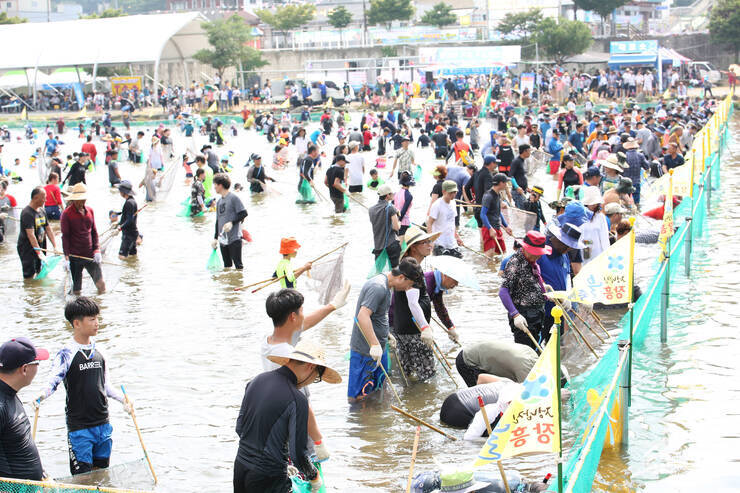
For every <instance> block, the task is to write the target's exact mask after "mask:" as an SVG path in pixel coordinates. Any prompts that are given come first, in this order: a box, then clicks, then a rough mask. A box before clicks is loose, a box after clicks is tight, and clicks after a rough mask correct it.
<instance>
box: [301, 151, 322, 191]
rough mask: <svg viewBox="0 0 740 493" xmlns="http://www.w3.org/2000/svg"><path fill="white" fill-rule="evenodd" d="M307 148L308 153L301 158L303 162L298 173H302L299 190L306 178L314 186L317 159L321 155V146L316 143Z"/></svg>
mask: <svg viewBox="0 0 740 493" xmlns="http://www.w3.org/2000/svg"><path fill="white" fill-rule="evenodd" d="M307 150H308V155H307V156H306V157H304V158H303V160H301V163H300V165H299V166H298V173H299V175H300V179H299V180H298V190H299V191H300V190H301V184H302V183H303V181H304V180H305V181H307V182H308V183H309V184H310V185H311V186H313V170H314V168H315V167H316V161H317V160H318V157H319V148H318V147H316V146H315V145H313V144H311V145H309V146H308V149H307Z"/></svg>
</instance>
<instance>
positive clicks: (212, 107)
mask: <svg viewBox="0 0 740 493" xmlns="http://www.w3.org/2000/svg"><path fill="white" fill-rule="evenodd" d="M217 109H218V103H217V102H216V101H214V102H213V104H212V105H211V106H209V107H208V109H207V110H206V113H215V112H216V110H217Z"/></svg>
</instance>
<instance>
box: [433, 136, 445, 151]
mask: <svg viewBox="0 0 740 493" xmlns="http://www.w3.org/2000/svg"><path fill="white" fill-rule="evenodd" d="M432 142H434V146H435V147H437V148H439V147H447V134H445V133H443V132H438V133H436V134H434V135H432Z"/></svg>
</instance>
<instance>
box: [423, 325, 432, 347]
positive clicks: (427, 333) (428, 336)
mask: <svg viewBox="0 0 740 493" xmlns="http://www.w3.org/2000/svg"><path fill="white" fill-rule="evenodd" d="M421 342H423V343H424V344H426V345H427V346H429V347H433V346H434V334H432V328H431V327H429V326H428V325H426V326H424V327H422V328H421Z"/></svg>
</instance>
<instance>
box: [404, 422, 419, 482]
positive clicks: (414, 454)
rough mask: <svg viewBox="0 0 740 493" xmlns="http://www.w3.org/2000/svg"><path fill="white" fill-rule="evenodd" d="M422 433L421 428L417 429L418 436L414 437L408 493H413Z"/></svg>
mask: <svg viewBox="0 0 740 493" xmlns="http://www.w3.org/2000/svg"><path fill="white" fill-rule="evenodd" d="M420 433H421V426H417V427H416V434H415V435H414V449H413V451H412V452H411V466H409V480H408V482H407V483H406V493H410V492H411V481H412V480H413V479H414V463H415V462H416V451H417V450H418V449H419V434H420Z"/></svg>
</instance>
